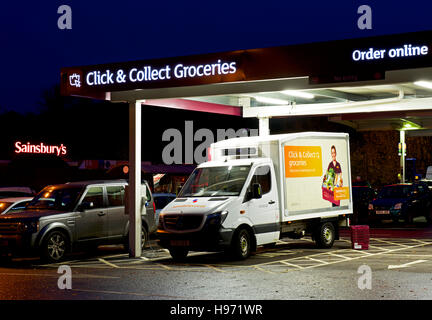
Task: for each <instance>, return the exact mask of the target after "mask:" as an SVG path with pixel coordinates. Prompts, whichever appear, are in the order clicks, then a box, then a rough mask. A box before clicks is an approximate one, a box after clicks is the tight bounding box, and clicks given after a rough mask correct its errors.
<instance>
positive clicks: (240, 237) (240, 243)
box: [231, 229, 252, 260]
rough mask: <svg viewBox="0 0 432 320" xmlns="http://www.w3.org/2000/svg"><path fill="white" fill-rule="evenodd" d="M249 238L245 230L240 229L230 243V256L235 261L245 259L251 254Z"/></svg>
mask: <svg viewBox="0 0 432 320" xmlns="http://www.w3.org/2000/svg"><path fill="white" fill-rule="evenodd" d="M251 246H252V241H251V236H250V234H249V232H248V231H247V230H246V229H240V230H239V231H238V232H236V234H235V235H234V237H233V240H232V243H231V253H232V256H233V257H234V258H235V259H237V260H244V259H247V258H248V257H249V256H250V254H251Z"/></svg>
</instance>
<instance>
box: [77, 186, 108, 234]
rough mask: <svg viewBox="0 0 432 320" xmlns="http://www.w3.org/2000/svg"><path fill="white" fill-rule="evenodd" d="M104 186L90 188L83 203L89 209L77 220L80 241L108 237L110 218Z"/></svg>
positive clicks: (81, 213)
mask: <svg viewBox="0 0 432 320" xmlns="http://www.w3.org/2000/svg"><path fill="white" fill-rule="evenodd" d="M103 189H104V188H103V187H102V186H100V187H99V186H97V187H96V186H95V187H89V188H88V189H87V191H86V194H85V195H84V198H83V199H82V201H81V204H84V203H87V204H88V208H86V209H85V210H83V211H82V212H80V214H79V216H78V217H77V219H76V234H77V240H78V241H92V240H97V239H99V238H104V237H106V236H107V235H108V217H107V214H106V213H107V212H106V206H105V202H104V194H103V193H104V192H103V191H104V190H103Z"/></svg>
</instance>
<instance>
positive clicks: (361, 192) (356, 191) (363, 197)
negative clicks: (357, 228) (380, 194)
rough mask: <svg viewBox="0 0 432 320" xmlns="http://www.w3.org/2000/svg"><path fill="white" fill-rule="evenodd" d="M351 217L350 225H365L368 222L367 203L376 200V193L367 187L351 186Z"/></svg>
mask: <svg viewBox="0 0 432 320" xmlns="http://www.w3.org/2000/svg"><path fill="white" fill-rule="evenodd" d="M352 195H353V206H354V208H353V215H352V223H353V224H358V223H366V222H368V213H369V212H368V207H369V203H371V202H372V201H373V200H375V199H376V197H377V193H376V191H375V190H374V189H373V188H371V187H367V186H353V187H352Z"/></svg>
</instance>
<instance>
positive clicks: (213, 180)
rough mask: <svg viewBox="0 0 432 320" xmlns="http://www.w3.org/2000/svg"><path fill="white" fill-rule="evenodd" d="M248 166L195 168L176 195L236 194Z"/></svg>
mask: <svg viewBox="0 0 432 320" xmlns="http://www.w3.org/2000/svg"><path fill="white" fill-rule="evenodd" d="M249 171H250V166H247V165H246V166H223V167H209V168H197V169H195V170H194V171H193V172H192V174H191V176H190V177H189V179H188V180H187V181H186V184H185V185H184V187H183V188H182V190H181V191H180V194H179V195H178V197H217V196H238V195H239V194H240V192H241V190H242V188H243V185H244V183H245V181H246V178H247V176H248V174H249Z"/></svg>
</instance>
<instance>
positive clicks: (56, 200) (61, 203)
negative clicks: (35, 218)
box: [26, 187, 82, 210]
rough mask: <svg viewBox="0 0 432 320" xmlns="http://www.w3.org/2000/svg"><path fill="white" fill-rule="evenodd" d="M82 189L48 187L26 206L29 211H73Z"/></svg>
mask: <svg viewBox="0 0 432 320" xmlns="http://www.w3.org/2000/svg"><path fill="white" fill-rule="evenodd" d="M81 191H82V188H79V187H70V188H58V189H56V188H53V187H47V188H45V189H43V190H42V191H41V192H39V194H38V195H37V196H36V197H35V198H34V199H33V200H32V201H31V202H30V203H29V204H28V205H27V206H26V210H28V209H51V210H72V209H73V208H74V206H75V204H76V203H77V201H78V198H79V195H80V194H81Z"/></svg>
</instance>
